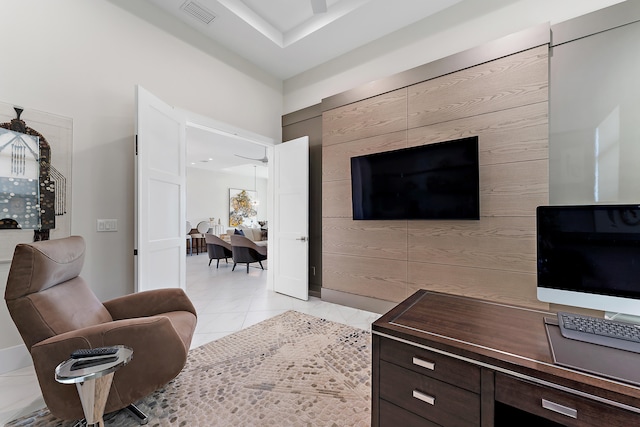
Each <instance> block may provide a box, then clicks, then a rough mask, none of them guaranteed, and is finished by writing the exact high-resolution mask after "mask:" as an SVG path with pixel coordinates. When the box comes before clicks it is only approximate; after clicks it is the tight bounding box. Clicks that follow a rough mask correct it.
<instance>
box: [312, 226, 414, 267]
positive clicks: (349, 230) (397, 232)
mask: <svg viewBox="0 0 640 427" xmlns="http://www.w3.org/2000/svg"><path fill="white" fill-rule="evenodd" d="M322 235H323V240H322V251H323V252H324V253H331V254H343V255H354V256H364V257H369V258H385V259H398V260H406V259H407V221H353V220H352V219H351V218H325V219H324V221H323V224H322Z"/></svg>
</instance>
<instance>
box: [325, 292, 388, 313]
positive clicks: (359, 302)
mask: <svg viewBox="0 0 640 427" xmlns="http://www.w3.org/2000/svg"><path fill="white" fill-rule="evenodd" d="M322 300H323V301H327V302H332V303H335V304H340V305H346V306H347V307H353V308H357V309H359V310H366V311H371V312H373V313H378V314H384V313H386V312H387V311H389V310H391V309H392V308H393V307H395V306H396V305H398V303H395V302H392V301H385V300H381V299H377V298H371V297H365V296H362V295H354V294H348V293H346V292H341V291H334V290H333V289H327V288H322Z"/></svg>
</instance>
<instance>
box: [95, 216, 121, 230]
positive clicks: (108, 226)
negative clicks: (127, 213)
mask: <svg viewBox="0 0 640 427" xmlns="http://www.w3.org/2000/svg"><path fill="white" fill-rule="evenodd" d="M96 230H97V231H118V220H117V219H99V220H98V224H97V226H96Z"/></svg>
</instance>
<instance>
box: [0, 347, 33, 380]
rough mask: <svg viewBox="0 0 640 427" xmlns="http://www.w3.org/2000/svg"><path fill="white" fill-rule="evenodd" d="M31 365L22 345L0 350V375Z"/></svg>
mask: <svg viewBox="0 0 640 427" xmlns="http://www.w3.org/2000/svg"><path fill="white" fill-rule="evenodd" d="M31 365H33V361H32V360H31V355H30V354H29V352H28V351H27V347H26V346H25V345H24V344H20V345H16V346H13V347H7V348H3V349H0V375H2V374H6V373H7V372H11V371H15V370H18V369H22V368H26V367H27V366H31Z"/></svg>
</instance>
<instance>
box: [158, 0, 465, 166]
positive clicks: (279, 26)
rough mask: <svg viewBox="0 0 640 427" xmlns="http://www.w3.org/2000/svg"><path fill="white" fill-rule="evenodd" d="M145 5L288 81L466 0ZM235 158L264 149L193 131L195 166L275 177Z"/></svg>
mask: <svg viewBox="0 0 640 427" xmlns="http://www.w3.org/2000/svg"><path fill="white" fill-rule="evenodd" d="M145 1H146V2H148V3H150V4H152V5H155V6H157V7H159V8H161V9H163V10H164V11H166V12H167V13H168V14H169V15H171V16H173V17H175V19H176V24H179V23H180V22H181V23H184V24H186V25H188V26H189V27H191V28H193V29H195V30H197V31H199V32H200V33H202V34H203V35H205V36H206V37H208V38H210V39H211V40H212V42H213V43H217V44H218V45H222V46H224V47H225V48H227V49H228V50H230V51H232V52H234V53H236V54H237V55H240V56H242V57H244V58H245V59H246V60H248V61H249V62H251V63H253V64H255V65H256V66H257V67H259V68H260V69H262V70H264V71H266V72H267V73H269V74H272V75H273V76H275V77H278V78H280V79H282V80H285V79H287V78H290V77H292V76H295V75H297V74H300V73H302V72H304V71H307V70H309V69H311V68H313V67H316V66H318V65H320V64H322V63H324V62H327V61H330V60H331V59H334V58H336V57H338V56H340V55H343V54H345V53H347V52H349V51H351V50H353V49H356V48H358V47H360V46H363V45H365V44H367V43H369V42H372V41H374V40H376V39H378V38H380V37H383V36H385V35H387V34H390V33H392V32H394V31H396V30H399V29H401V28H403V27H406V26H408V25H411V24H413V23H415V22H417V21H419V20H422V19H425V18H427V17H429V16H431V15H433V14H435V13H436V12H438V11H441V10H443V9H446V8H448V7H451V6H453V5H454V4H456V3H459V2H460V1H461V0H393V1H392V0H145ZM312 3H319V4H320V5H322V3H325V4H326V8H327V11H326V12H324V13H314V11H313V9H312ZM399 6H400V7H399ZM205 21H210V22H208V23H205ZM235 154H239V155H242V156H246V157H254V158H261V157H263V156H264V148H263V147H262V146H260V145H256V144H253V143H248V142H246V141H243V140H240V139H237V138H229V137H224V136H221V135H217V134H211V133H209V132H206V131H204V130H201V129H197V128H189V129H188V131H187V165H188V166H189V167H195V168H202V169H209V170H224V171H226V172H234V173H240V174H244V175H249V176H254V174H257V176H258V177H264V178H266V177H267V168H266V165H265V164H264V163H261V162H259V161H249V160H244V159H241V158H239V157H237V156H235ZM209 159H211V160H209ZM254 166H256V168H254Z"/></svg>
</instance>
